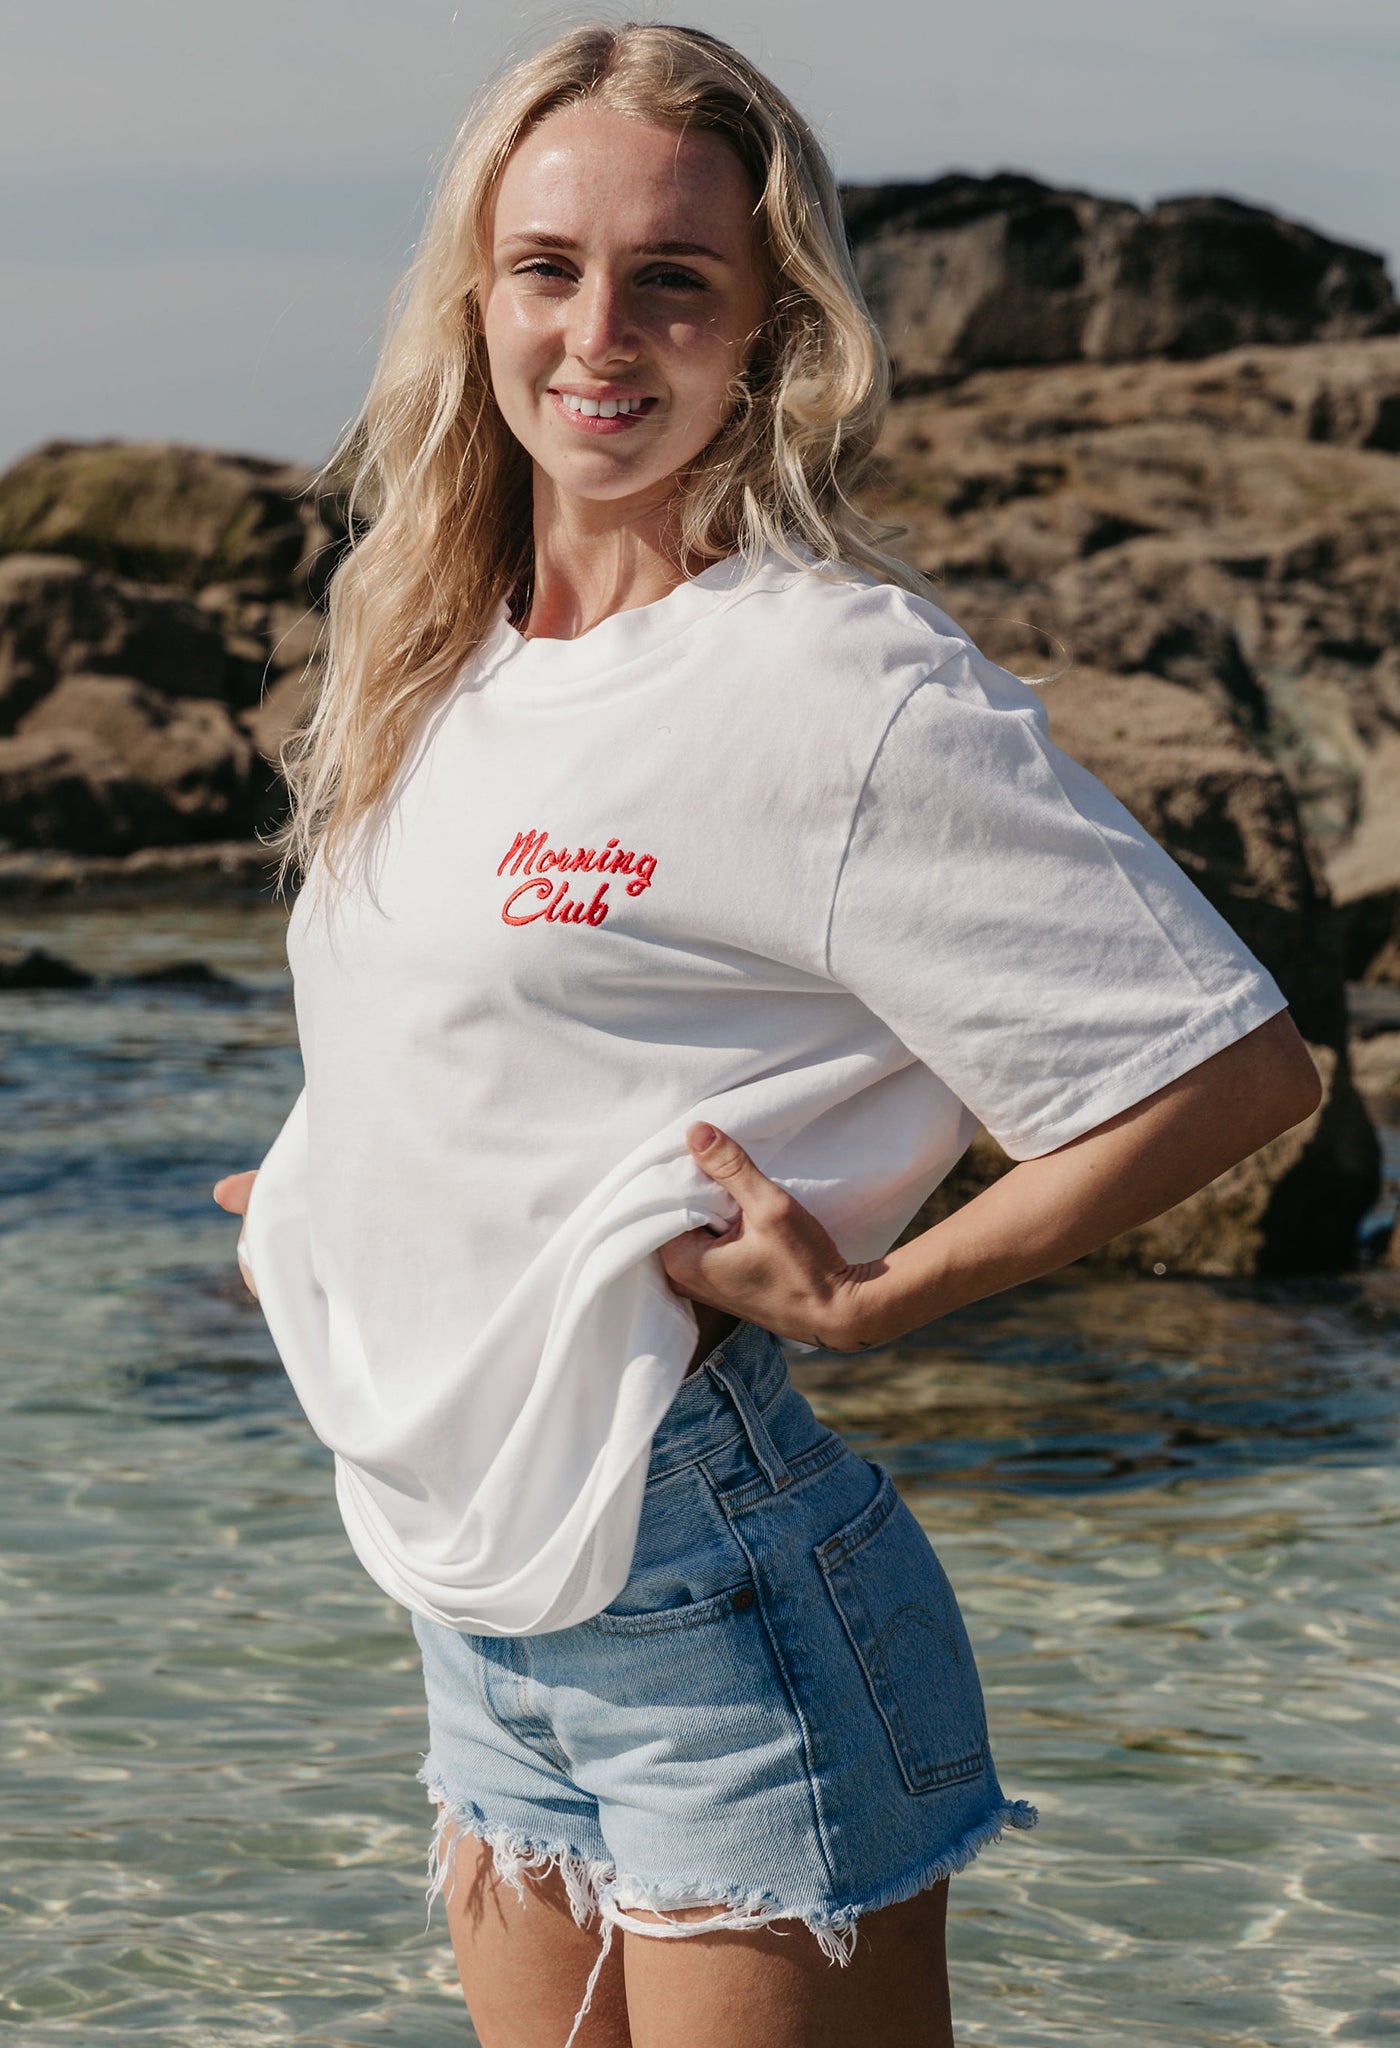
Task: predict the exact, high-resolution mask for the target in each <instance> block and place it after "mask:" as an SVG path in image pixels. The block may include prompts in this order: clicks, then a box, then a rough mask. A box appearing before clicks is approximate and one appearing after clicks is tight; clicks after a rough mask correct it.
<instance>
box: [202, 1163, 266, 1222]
mask: <svg viewBox="0 0 1400 2048" xmlns="http://www.w3.org/2000/svg"><path fill="white" fill-rule="evenodd" d="M257 1177H258V1169H257V1167H256V1166H255V1167H253V1168H251V1170H250V1171H248V1172H247V1173H226V1174H225V1175H224V1177H223V1179H222V1180H216V1181H215V1183H214V1185H213V1188H212V1189H211V1191H210V1192H211V1193H212V1194H213V1197H214V1200H215V1201H216V1202H217V1203H218V1205H219V1207H220V1208H221V1209H227V1210H228V1211H229V1212H230V1214H231V1215H234V1216H241V1215H242V1214H243V1213H244V1211H245V1210H246V1209H247V1207H248V1194H249V1191H250V1189H251V1188H252V1185H253V1182H254V1181H255V1180H256V1179H257Z"/></svg>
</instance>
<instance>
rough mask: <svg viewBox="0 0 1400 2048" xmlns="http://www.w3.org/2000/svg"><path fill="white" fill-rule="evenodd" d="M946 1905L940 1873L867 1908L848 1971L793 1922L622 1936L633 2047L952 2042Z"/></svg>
mask: <svg viewBox="0 0 1400 2048" xmlns="http://www.w3.org/2000/svg"><path fill="white" fill-rule="evenodd" d="M947 1911H948V1882H947V1880H946V1878H945V1880H944V1881H943V1883H942V1884H940V1885H935V1886H933V1887H932V1888H931V1889H930V1890H928V1891H925V1892H920V1893H918V1894H917V1896H916V1897H914V1898H912V1899H907V1900H906V1901H905V1902H904V1904H903V1905H899V1906H886V1907H884V1908H883V1909H882V1911H880V1912H878V1913H867V1914H865V1915H864V1916H863V1917H862V1919H861V1921H860V1928H859V1936H858V1938H857V1941H856V1945H855V1950H854V1952H853V1954H852V1956H851V1959H850V1961H849V1962H848V1963H847V1964H846V1965H845V1967H844V1968H842V1967H840V1966H839V1965H837V1964H835V1963H833V1962H831V1961H830V1960H829V1959H828V1958H827V1957H826V1956H824V1955H823V1954H822V1952H821V1950H820V1949H819V1948H818V1946H817V1944H816V1942H815V1941H814V1940H813V1938H812V1936H811V1935H810V1934H809V1933H808V1932H807V1930H806V1928H805V1927H803V1926H802V1924H801V1922H800V1921H796V1920H788V1921H777V1922H775V1923H774V1924H773V1925H772V1926H769V1927H763V1928H757V1929H755V1930H753V1931H752V1932H748V1933H729V1934H696V1935H689V1936H687V1937H686V1938H685V1939H684V1940H672V1941H665V1940H660V1941H658V1940H656V1939H655V1938H654V1937H652V1938H649V1937H648V1936H646V1935H643V1934H629V1935H628V1936H627V1943H626V1951H625V1962H626V1982H627V2010H628V2013H629V2016H630V2020H631V2028H632V2048H870V2044H871V2043H872V2042H879V2044H880V2048H953V2022H952V2017H951V2014H950V2012H949V2008H948V1966H947V1958H946V1955H945V1952H944V1927H945V1921H946V1918H947ZM694 1917H696V1918H699V1917H702V1916H701V1915H699V1914H697V1915H695V1916H694Z"/></svg>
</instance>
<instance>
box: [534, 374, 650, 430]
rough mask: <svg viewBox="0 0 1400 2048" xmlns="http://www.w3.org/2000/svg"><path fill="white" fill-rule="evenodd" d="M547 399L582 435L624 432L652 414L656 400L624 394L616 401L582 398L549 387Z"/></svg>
mask: <svg viewBox="0 0 1400 2048" xmlns="http://www.w3.org/2000/svg"><path fill="white" fill-rule="evenodd" d="M549 395H550V397H551V398H552V399H553V400H554V404H555V407H556V409H557V410H558V411H559V412H560V413H561V414H562V415H563V417H564V418H565V419H566V420H567V421H568V423H569V425H570V426H571V427H576V428H578V429H580V430H581V431H582V432H584V433H591V434H617V433H626V432H627V431H628V429H629V428H631V427H635V426H636V425H637V423H638V421H639V420H644V419H645V418H646V417H647V415H648V413H651V412H654V411H655V409H656V407H657V405H658V403H659V400H657V399H655V398H641V397H637V396H635V395H624V396H623V397H620V398H583V397H580V395H579V394H578V393H577V392H575V391H556V390H555V389H554V387H553V386H552V385H551V386H550V391H549Z"/></svg>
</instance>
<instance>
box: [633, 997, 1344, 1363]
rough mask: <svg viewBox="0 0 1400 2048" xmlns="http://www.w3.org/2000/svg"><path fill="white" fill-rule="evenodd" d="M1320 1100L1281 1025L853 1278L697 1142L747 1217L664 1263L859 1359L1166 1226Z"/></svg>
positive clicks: (787, 1329)
mask: <svg viewBox="0 0 1400 2048" xmlns="http://www.w3.org/2000/svg"><path fill="white" fill-rule="evenodd" d="M1320 1100H1321V1085H1320V1083H1319V1081H1318V1077H1317V1070H1316V1068H1315V1067H1314V1066H1313V1063H1312V1059H1311V1057H1310V1056H1309V1053H1308V1049H1307V1047H1306V1046H1305V1045H1304V1043H1303V1041H1302V1039H1301V1038H1300V1037H1299V1035H1298V1032H1297V1029H1296V1027H1295V1026H1294V1024H1293V1021H1292V1019H1291V1018H1290V1017H1289V1016H1288V1014H1287V1013H1286V1012H1280V1014H1279V1015H1278V1016H1275V1017H1271V1018H1270V1019H1269V1021H1268V1022H1267V1023H1266V1024H1261V1025H1259V1026H1258V1028H1257V1029H1256V1030H1254V1031H1251V1032H1250V1033H1249V1034H1248V1036H1247V1037H1244V1038H1241V1039H1238V1040H1236V1042H1235V1043H1234V1044H1233V1045H1228V1046H1226V1047H1225V1048H1224V1049H1223V1050H1222V1051H1220V1052H1218V1053H1215V1054H1213V1055H1212V1057H1211V1058H1209V1059H1207V1060H1204V1061H1202V1062H1201V1064H1200V1065H1199V1066H1197V1067H1193V1068H1192V1069H1191V1071H1190V1072H1189V1073H1186V1074H1183V1075H1182V1076H1181V1077H1180V1078H1179V1079H1178V1080H1175V1081H1171V1082H1168V1084H1167V1086H1166V1087H1165V1088H1161V1089H1159V1090H1158V1091H1157V1093H1156V1094H1155V1095H1150V1096H1148V1097H1147V1098H1146V1100H1145V1101H1143V1102H1139V1103H1136V1104H1135V1105H1134V1106H1133V1107H1132V1108H1131V1109H1127V1110H1124V1111H1123V1112H1122V1113H1121V1114H1120V1115H1118V1116H1115V1117H1112V1118H1110V1120H1109V1121H1108V1122H1107V1123H1104V1124H1100V1125H1099V1126H1098V1128H1097V1129H1096V1130H1092V1131H1088V1132H1086V1133H1085V1135H1084V1136H1083V1137H1081V1138H1076V1139H1074V1140H1073V1142H1072V1143H1070V1144H1068V1145H1063V1146H1061V1147H1060V1149H1059V1150H1058V1151H1056V1152H1049V1153H1046V1154H1045V1155H1044V1156H1043V1157H1042V1158H1040V1159H1028V1160H1023V1161H1022V1162H1021V1164H1020V1165H1018V1166H1015V1167H1013V1168H1012V1170H1011V1172H1010V1173H1008V1174H1005V1175H1004V1176H1003V1177H1002V1179H1000V1180H999V1181H997V1182H996V1183H995V1184H994V1185H993V1186H992V1187H990V1188H987V1189H985V1190H984V1192H983V1193H982V1194H980V1195H978V1196H976V1197H975V1198H974V1200H972V1201H971V1202H969V1203H967V1205H966V1206H965V1207H964V1208H962V1209H959V1210H958V1211H957V1212H956V1214H954V1215H952V1216H949V1217H947V1218H946V1219H945V1220H944V1221H943V1222H942V1223H938V1224H935V1225H934V1227H933V1228H932V1229H931V1230H926V1231H924V1232H923V1233H922V1235H921V1236H919V1237H916V1238H913V1239H911V1240H910V1242H909V1243H908V1244H904V1245H900V1246H899V1247H898V1248H897V1249H896V1250H894V1251H891V1252H889V1253H887V1254H886V1255H885V1257H884V1258H882V1259H874V1260H871V1261H869V1262H868V1263H866V1264H864V1265H852V1264H850V1263H849V1262H847V1261H845V1260H843V1259H842V1258H841V1255H840V1253H839V1252H838V1251H837V1248H836V1246H835V1244H834V1243H833V1242H832V1240H831V1238H830V1237H829V1236H828V1234H827V1233H826V1231H825V1230H824V1229H823V1228H822V1226H821V1225H820V1224H819V1223H818V1222H817V1220H816V1218H815V1217H814V1216H813V1215H812V1214H811V1212H810V1211H809V1210H807V1209H804V1208H803V1206H802V1204H801V1203H800V1202H798V1201H796V1200H795V1199H794V1197H792V1196H791V1195H789V1194H788V1193H787V1192H786V1190H785V1189H783V1188H780V1187H778V1186H777V1185H776V1184H775V1183H774V1182H773V1181H770V1180H769V1179H768V1178H767V1177H766V1175H764V1174H762V1173H760V1172H759V1169H758V1168H757V1167H756V1166H755V1165H754V1164H753V1161H752V1160H751V1159H750V1158H749V1157H748V1155H747V1153H746V1152H744V1150H743V1148H742V1147H741V1146H739V1145H738V1144H736V1143H735V1141H734V1140H733V1139H732V1138H727V1137H725V1136H724V1135H723V1134H720V1135H719V1136H718V1137H717V1139H716V1142H715V1143H714V1144H713V1145H711V1146H708V1147H705V1146H702V1145H700V1144H698V1143H697V1138H698V1135H699V1133H700V1132H701V1131H702V1130H707V1129H708V1128H709V1127H708V1126H702V1125H696V1126H694V1127H693V1129H692V1132H691V1134H690V1137H691V1146H692V1150H693V1151H694V1152H695V1156H696V1159H697V1160H698V1162H699V1163H700V1165H702V1166H703V1167H704V1169H705V1171H706V1172H707V1173H709V1174H710V1175H711V1176H712V1177H713V1178H714V1179H715V1180H717V1181H719V1182H720V1183H721V1184H722V1185H723V1186H725V1187H727V1188H728V1189H729V1191H730V1192H731V1194H733V1196H734V1198H735V1200H736V1201H737V1202H738V1203H739V1206H740V1210H741V1214H740V1216H739V1217H738V1219H737V1220H736V1222H735V1223H734V1224H732V1225H731V1227H730V1228H729V1230H727V1231H726V1232H725V1233H724V1235H723V1236H721V1237H716V1236H712V1235H711V1234H710V1233H709V1232H708V1231H705V1230H691V1231H687V1232H686V1233H685V1235H684V1236H682V1237H678V1238H674V1239H673V1240H672V1241H671V1243H670V1244H668V1245H666V1246H664V1247H663V1249H662V1254H661V1256H662V1261H663V1263H664V1265H665V1267H666V1271H667V1274H668V1276H669V1278H670V1280H671V1283H672V1285H673V1286H674V1287H675V1288H676V1289H677V1291H678V1292H679V1293H681V1294H684V1295H688V1296H689V1297H690V1298H691V1299H693V1300H695V1301H701V1302H707V1303H709V1304H710V1305H712V1306H713V1307H716V1308H722V1309H727V1310H729V1311H730V1312H731V1313H733V1314H736V1315H741V1316H744V1317H745V1318H747V1319H748V1320H750V1321H752V1322H756V1323H759V1324H761V1325H762V1326H763V1327H764V1328H765V1329H771V1330H775V1331H776V1332H777V1334H778V1335H779V1336H783V1337H791V1338H795V1339H797V1340H799V1341H802V1342H808V1343H811V1342H815V1343H818V1344H821V1345H822V1346H824V1347H825V1348H826V1349H828V1350H835V1351H852V1350H858V1349H860V1348H861V1347H862V1346H865V1345H869V1344H879V1343H889V1342H892V1341H893V1340H894V1339H895V1338H896V1337H900V1336H903V1335H904V1333H905V1332H906V1331H908V1330H913V1329H917V1328H919V1327H920V1326H921V1325H922V1324H924V1323H929V1322H932V1321H933V1320H934V1319H935V1318H936V1317H938V1316H942V1315H947V1314H948V1313H949V1311H950V1310H952V1309H955V1308H961V1307H963V1306H964V1305H965V1304H966V1303H968V1302H970V1301H979V1300H981V1299H982V1297H983V1296H984V1295H988V1294H996V1293H998V1292H999V1291H1000V1290H1001V1289H1002V1288H1006V1287H1014V1286H1016V1285H1017V1284H1018V1283H1019V1282H1020V1281H1022V1280H1032V1279H1035V1278H1036V1277H1037V1276H1038V1275H1040V1274H1042V1273H1050V1272H1053V1271H1055V1269H1056V1268H1058V1267H1060V1266H1064V1265H1067V1264H1068V1263H1069V1262H1070V1260H1072V1259H1077V1258H1080V1257H1082V1256H1083V1254H1084V1253H1085V1252H1089V1251H1094V1250H1096V1249H1097V1248H1098V1246H1100V1245H1102V1244H1106V1243H1107V1242H1108V1240H1109V1239H1110V1238H1113V1237H1117V1236H1118V1234H1119V1233H1120V1231H1124V1230H1131V1229H1132V1228H1133V1227H1134V1226H1135V1225H1137V1224H1140V1223H1145V1222H1146V1221H1147V1220H1148V1219H1149V1218H1150V1217H1152V1216H1159V1215H1161V1213H1162V1211H1163V1210H1164V1209H1170V1208H1172V1207H1173V1206H1174V1205H1175V1204H1176V1203H1177V1202H1181V1201H1184V1200H1185V1198H1186V1197H1187V1195H1190V1194H1194V1193H1195V1191H1196V1189H1197V1188H1201V1187H1204V1186H1205V1185H1206V1183H1207V1182H1208V1181H1211V1180H1214V1179H1215V1177H1216V1176H1217V1175H1218V1174H1221V1173H1223V1172H1224V1171H1225V1169H1226V1168H1227V1167H1229V1166H1233V1165H1234V1164H1235V1162H1236V1161H1237V1160H1240V1159H1244V1158H1246V1157H1247V1156H1248V1155H1249V1154H1250V1153H1251V1152H1256V1151H1258V1149H1259V1147H1260V1146H1261V1145H1265V1144H1267V1143H1268V1141H1269V1140H1270V1139H1271V1138H1275V1137H1277V1136H1278V1135H1279V1134H1280V1132H1282V1131H1286V1130H1289V1129H1291V1128H1292V1126H1293V1125H1294V1124H1297V1123H1301V1122H1302V1121H1303V1119H1304V1118H1305V1117H1307V1116H1310V1115H1311V1114H1312V1112H1313V1111H1314V1110H1315V1109H1316V1108H1317V1106H1318V1103H1319V1101H1320Z"/></svg>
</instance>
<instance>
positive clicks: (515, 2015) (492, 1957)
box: [446, 1837, 632, 2048]
mask: <svg viewBox="0 0 1400 2048" xmlns="http://www.w3.org/2000/svg"><path fill="white" fill-rule="evenodd" d="M446 1905H447V1927H448V1932H449V1933H450V1935H451V1936H452V1953H453V1955H454V1956H455V1957H456V1958H457V1974H458V1975H459V1976H460V1978H461V1980H462V1993H463V1996H464V1997H465V1999H466V2001H467V2010H468V2012H469V2013H470V2014H471V2017H472V2025H473V2026H474V2027H475V2028H476V2031H477V2034H478V2035H479V2036H480V2039H481V2048H564V2043H565V2042H566V2041H567V2040H568V2038H569V2029H570V2028H571V2027H572V2026H573V2023H574V2015H575V2014H576V2013H577V2011H578V2009H579V2007H580V2006H581V2005H582V2003H583V1995H584V1992H585V1990H586V1988H587V1985H588V1978H589V1973H590V1972H591V1970H592V1968H593V1965H594V1964H595V1963H596V1962H597V1960H598V1954H599V1950H600V1948H601V1946H602V1932H601V1929H600V1928H599V1927H598V1926H597V1924H596V1923H595V1924H594V1925H593V1926H592V1927H579V1926H578V1925H576V1923H575V1921H574V1916H573V1914H572V1913H571V1912H570V1910H569V1901H568V1896H567V1894H566V1892H565V1890H564V1882H563V1879H562V1878H560V1877H559V1876H557V1875H551V1876H549V1877H547V1878H543V1879H527V1880H526V1883H525V1898H524V1899H523V1900H522V1899H521V1898H520V1897H519V1895H518V1894H517V1892H516V1890H515V1887H514V1886H513V1885H509V1884H505V1883H503V1882H502V1880H501V1879H500V1878H499V1877H498V1876H497V1875H496V1872H495V1870H494V1868H493V1867H492V1863H491V1851H490V1850H489V1849H488V1848H486V1847H485V1846H484V1845H483V1844H482V1843H480V1842H477V1841H474V1840H472V1839H471V1838H470V1837H463V1838H462V1839H461V1840H460V1841H459V1843H458V1846H457V1859H456V1870H455V1874H454V1882H453V1883H452V1885H451V1887H450V1896H449V1897H447V1899H446ZM631 2039H632V2037H631V2034H630V2032H629V2031H628V2026H627V1992H626V1987H625V1984H624V1981H623V1957H622V1944H621V1942H619V1941H614V1943H613V1946H612V1952H611V1954H610V1955H609V1957H608V1959H607V1961H606V1963H605V1964H604V1965H603V1968H602V1971H601V1973H600V1975H599V1978H598V1982H597V1984H596V1985H595V1987H594V1991H593V2000H592V2003H591V2005H590V2006H589V2008H588V2012H587V2014H586V2015H585V2017H584V2021H583V2024H582V2026H581V2027H580V2028H579V2030H578V2033H577V2034H576V2035H575V2037H574V2048H631Z"/></svg>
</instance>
